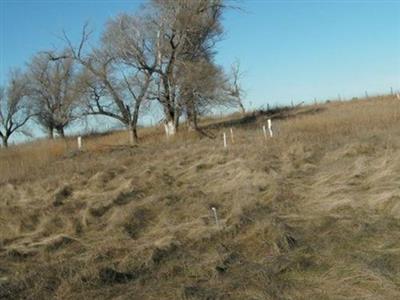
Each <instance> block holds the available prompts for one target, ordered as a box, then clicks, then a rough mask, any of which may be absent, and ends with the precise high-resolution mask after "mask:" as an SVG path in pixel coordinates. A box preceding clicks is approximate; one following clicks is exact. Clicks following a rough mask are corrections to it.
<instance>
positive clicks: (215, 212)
mask: <svg viewBox="0 0 400 300" xmlns="http://www.w3.org/2000/svg"><path fill="white" fill-rule="evenodd" d="M211 210H212V211H213V214H214V219H215V224H217V227H218V228H219V220H218V215H217V209H216V208H215V207H211Z"/></svg>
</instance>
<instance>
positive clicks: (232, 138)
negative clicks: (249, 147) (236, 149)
mask: <svg viewBox="0 0 400 300" xmlns="http://www.w3.org/2000/svg"><path fill="white" fill-rule="evenodd" d="M231 141H232V144H234V143H235V139H234V137H233V129H232V128H231Z"/></svg>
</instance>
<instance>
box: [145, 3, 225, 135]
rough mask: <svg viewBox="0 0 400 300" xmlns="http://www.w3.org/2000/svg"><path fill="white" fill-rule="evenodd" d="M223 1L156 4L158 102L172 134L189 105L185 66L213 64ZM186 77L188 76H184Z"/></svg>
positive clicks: (219, 30)
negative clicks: (181, 82)
mask: <svg viewBox="0 0 400 300" xmlns="http://www.w3.org/2000/svg"><path fill="white" fill-rule="evenodd" d="M224 8H225V6H224V5H223V2H222V0H153V1H152V2H151V5H150V11H151V15H150V16H149V18H150V19H151V20H152V22H153V24H154V28H155V30H157V34H158V36H159V37H160V39H159V41H158V42H159V47H158V49H159V53H158V57H159V64H158V65H157V69H156V73H157V80H156V82H157V83H158V87H159V88H158V89H157V92H158V93H157V96H156V99H157V100H158V101H159V103H160V104H161V105H162V107H163V110H164V113H165V119H166V122H167V124H168V128H169V130H168V131H169V132H170V133H172V134H173V133H175V132H176V130H177V128H178V125H179V118H180V116H181V114H182V112H183V111H184V109H185V108H184V106H185V103H190V101H185V100H184V99H183V94H182V93H181V87H180V86H179V79H178V76H179V73H182V72H180V71H179V69H180V68H182V64H183V65H185V64H188V63H191V62H195V61H198V60H201V59H206V60H208V61H209V62H211V61H212V56H213V54H214V48H215V47H214V46H215V44H216V42H217V41H218V40H219V39H220V38H221V35H222V33H223V30H222V25H221V17H222V12H223V10H224ZM183 73H184V72H183Z"/></svg>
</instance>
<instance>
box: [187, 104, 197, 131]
mask: <svg viewBox="0 0 400 300" xmlns="http://www.w3.org/2000/svg"><path fill="white" fill-rule="evenodd" d="M190 106H191V107H189V106H188V107H187V123H188V130H189V131H197V130H198V129H199V128H198V126H197V112H196V109H195V108H194V105H190Z"/></svg>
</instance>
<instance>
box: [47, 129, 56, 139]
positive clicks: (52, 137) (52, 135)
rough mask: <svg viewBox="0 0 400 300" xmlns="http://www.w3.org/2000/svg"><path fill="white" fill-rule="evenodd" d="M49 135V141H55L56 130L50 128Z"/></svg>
mask: <svg viewBox="0 0 400 300" xmlns="http://www.w3.org/2000/svg"><path fill="white" fill-rule="evenodd" d="M47 134H48V137H49V139H51V140H54V128H52V127H50V128H48V133H47Z"/></svg>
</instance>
